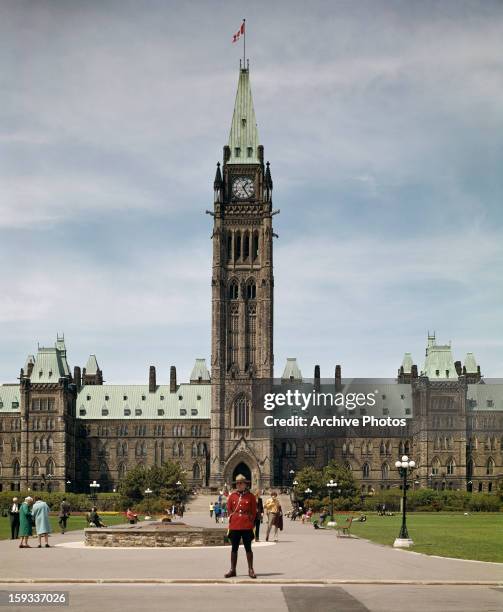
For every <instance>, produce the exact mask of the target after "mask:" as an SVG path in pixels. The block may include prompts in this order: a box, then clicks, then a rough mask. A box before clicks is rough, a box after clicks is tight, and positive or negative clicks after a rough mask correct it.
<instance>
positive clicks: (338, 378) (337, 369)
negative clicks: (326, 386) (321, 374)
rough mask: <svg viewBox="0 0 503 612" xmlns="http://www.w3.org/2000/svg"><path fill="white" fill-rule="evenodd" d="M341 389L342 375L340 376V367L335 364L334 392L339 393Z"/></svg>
mask: <svg viewBox="0 0 503 612" xmlns="http://www.w3.org/2000/svg"><path fill="white" fill-rule="evenodd" d="M340 389H342V374H341V366H340V365H339V364H337V365H336V366H335V390H336V391H340Z"/></svg>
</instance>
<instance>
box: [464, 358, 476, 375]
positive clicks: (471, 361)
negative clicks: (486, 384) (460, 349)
mask: <svg viewBox="0 0 503 612" xmlns="http://www.w3.org/2000/svg"><path fill="white" fill-rule="evenodd" d="M464 366H465V368H466V373H467V374H476V373H477V362H476V360H475V355H474V354H473V353H466V357H465V363H464Z"/></svg>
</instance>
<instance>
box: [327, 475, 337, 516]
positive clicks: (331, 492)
mask: <svg viewBox="0 0 503 612" xmlns="http://www.w3.org/2000/svg"><path fill="white" fill-rule="evenodd" d="M327 487H328V494H329V495H330V520H331V521H332V522H333V520H334V489H335V488H336V487H337V483H336V482H335V481H334V479H333V478H331V479H330V482H327Z"/></svg>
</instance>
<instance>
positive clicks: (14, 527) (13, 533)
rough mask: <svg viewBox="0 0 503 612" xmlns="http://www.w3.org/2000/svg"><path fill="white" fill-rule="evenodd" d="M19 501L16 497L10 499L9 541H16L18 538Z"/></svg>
mask: <svg viewBox="0 0 503 612" xmlns="http://www.w3.org/2000/svg"><path fill="white" fill-rule="evenodd" d="M18 502H19V500H18V498H17V497H13V498H12V504H11V505H10V508H9V520H10V539H11V540H17V538H18V536H19V503H18Z"/></svg>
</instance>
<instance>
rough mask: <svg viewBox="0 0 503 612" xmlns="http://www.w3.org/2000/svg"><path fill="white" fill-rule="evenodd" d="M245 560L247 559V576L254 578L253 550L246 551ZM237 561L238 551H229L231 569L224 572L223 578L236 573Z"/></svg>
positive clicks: (255, 575) (230, 576)
mask: <svg viewBox="0 0 503 612" xmlns="http://www.w3.org/2000/svg"><path fill="white" fill-rule="evenodd" d="M246 560H247V561H248V576H250V578H256V577H257V574H256V573H255V571H254V569H253V552H251V551H250V552H247V553H246ZM237 562H238V553H237V552H231V569H230V570H229V571H228V572H227V574H225V578H232V577H234V576H235V575H236V565H237Z"/></svg>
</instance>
